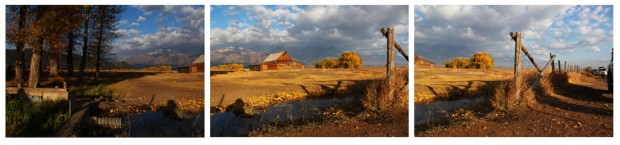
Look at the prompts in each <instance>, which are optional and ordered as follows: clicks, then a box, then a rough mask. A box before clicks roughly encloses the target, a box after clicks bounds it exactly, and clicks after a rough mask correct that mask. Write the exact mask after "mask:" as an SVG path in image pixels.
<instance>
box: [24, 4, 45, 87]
mask: <svg viewBox="0 0 620 145" xmlns="http://www.w3.org/2000/svg"><path fill="white" fill-rule="evenodd" d="M49 7H50V6H37V7H35V8H34V10H33V13H34V18H33V22H32V24H31V25H30V35H28V36H29V37H30V40H32V41H31V42H30V43H31V46H32V57H30V74H29V75H28V86H29V87H34V86H36V84H39V80H40V79H41V78H40V77H41V75H40V74H41V61H42V59H41V53H42V51H43V45H44V43H43V42H44V40H45V39H44V36H45V33H46V32H45V30H46V29H45V27H46V23H48V22H49V20H50V19H49V17H45V16H46V15H45V14H47V12H48V10H49Z"/></svg>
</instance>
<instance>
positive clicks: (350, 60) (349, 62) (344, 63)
mask: <svg viewBox="0 0 620 145" xmlns="http://www.w3.org/2000/svg"><path fill="white" fill-rule="evenodd" d="M338 66H339V67H341V68H360V67H362V58H361V57H359V56H358V55H357V53H355V52H353V51H351V52H345V53H343V54H342V55H340V57H338Z"/></svg>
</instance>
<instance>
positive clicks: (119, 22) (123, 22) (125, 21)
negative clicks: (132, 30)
mask: <svg viewBox="0 0 620 145" xmlns="http://www.w3.org/2000/svg"><path fill="white" fill-rule="evenodd" d="M118 24H121V25H127V24H129V21H127V20H121V21H118Z"/></svg>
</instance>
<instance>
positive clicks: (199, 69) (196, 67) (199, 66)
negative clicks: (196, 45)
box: [178, 55, 205, 73]
mask: <svg viewBox="0 0 620 145" xmlns="http://www.w3.org/2000/svg"><path fill="white" fill-rule="evenodd" d="M178 71H179V72H180V73H204V72H205V58H204V55H200V56H199V57H198V58H197V59H196V60H194V62H192V64H190V65H189V66H182V67H179V70H178Z"/></svg>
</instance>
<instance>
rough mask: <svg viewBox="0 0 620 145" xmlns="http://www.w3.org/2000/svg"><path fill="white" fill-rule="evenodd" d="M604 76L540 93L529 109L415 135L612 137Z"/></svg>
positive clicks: (609, 97)
mask: <svg viewBox="0 0 620 145" xmlns="http://www.w3.org/2000/svg"><path fill="white" fill-rule="evenodd" d="M606 89H607V86H606V84H605V80H604V79H600V78H592V77H580V78H579V79H577V80H575V81H570V82H569V83H568V84H566V85H563V86H559V87H556V88H554V91H553V93H550V94H538V95H537V96H536V98H535V101H534V102H533V103H531V104H530V105H528V107H527V108H526V109H523V110H520V111H517V112H514V113H510V114H506V115H502V114H497V113H491V114H487V115H486V116H485V117H482V118H479V119H478V120H475V121H470V122H465V123H461V124H453V125H451V126H449V127H445V128H435V129H430V130H426V131H422V132H420V133H417V132H416V136H453V137H455V136H506V137H514V136H537V137H543V136H554V137H557V136H562V137H565V136H597V137H611V136H613V94H611V93H607V92H606V91H605V90H606Z"/></svg>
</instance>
